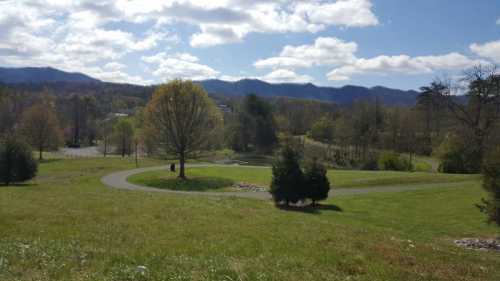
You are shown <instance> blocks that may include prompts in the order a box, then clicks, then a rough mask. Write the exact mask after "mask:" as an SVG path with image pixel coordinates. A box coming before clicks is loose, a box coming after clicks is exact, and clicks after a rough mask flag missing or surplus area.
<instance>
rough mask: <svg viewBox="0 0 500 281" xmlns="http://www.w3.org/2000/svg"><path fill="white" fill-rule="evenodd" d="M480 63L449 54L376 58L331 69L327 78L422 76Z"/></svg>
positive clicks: (358, 60) (338, 79) (339, 79)
mask: <svg viewBox="0 0 500 281" xmlns="http://www.w3.org/2000/svg"><path fill="white" fill-rule="evenodd" d="M479 63H482V61H477V60H472V59H470V58H468V57H466V56H464V55H462V54H459V53H450V54H445V55H439V56H419V57H410V56H407V55H399V56H378V57H374V58H370V59H365V58H360V59H357V60H356V61H355V62H354V63H352V64H347V65H344V66H341V67H339V68H336V69H333V70H332V71H331V72H329V73H328V74H327V78H328V79H329V80H333V81H343V80H349V79H350V77H351V76H352V75H355V74H364V73H371V74H387V73H402V74H422V73H432V72H434V71H437V70H458V69H464V68H468V67H471V66H474V65H476V64H479Z"/></svg>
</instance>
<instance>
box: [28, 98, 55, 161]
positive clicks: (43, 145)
mask: <svg viewBox="0 0 500 281" xmlns="http://www.w3.org/2000/svg"><path fill="white" fill-rule="evenodd" d="M21 133H22V134H23V136H24V137H25V138H26V140H27V141H28V143H29V144H31V145H32V146H33V147H34V148H36V149H37V150H38V153H39V156H38V159H39V160H42V158H43V152H44V151H46V150H49V149H57V148H58V147H59V145H60V144H61V142H62V135H61V130H60V129H59V121H58V119H57V116H56V114H55V112H54V109H53V107H52V106H51V105H49V104H38V105H34V106H32V107H30V108H28V109H27V110H26V111H25V112H24V113H23V117H22V122H21Z"/></svg>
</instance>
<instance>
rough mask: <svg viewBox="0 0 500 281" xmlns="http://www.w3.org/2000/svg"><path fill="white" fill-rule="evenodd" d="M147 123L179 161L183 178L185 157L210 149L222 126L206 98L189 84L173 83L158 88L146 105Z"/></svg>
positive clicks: (214, 108) (212, 106)
mask: <svg viewBox="0 0 500 281" xmlns="http://www.w3.org/2000/svg"><path fill="white" fill-rule="evenodd" d="M146 120H147V122H148V123H149V124H151V126H153V128H154V129H156V131H157V132H158V139H159V142H160V143H161V146H162V148H164V149H165V150H166V151H167V153H172V154H174V155H176V156H177V157H178V158H179V162H180V169H179V177H180V178H185V177H186V176H185V169H184V164H185V161H186V159H187V158H188V157H190V156H195V155H196V153H197V152H199V151H202V150H205V149H208V148H210V142H211V141H214V140H216V139H217V138H216V137H217V134H218V133H219V128H220V127H221V126H222V124H223V120H222V114H221V112H220V110H219V109H218V108H217V107H216V106H215V103H214V102H213V100H212V99H210V98H209V97H208V94H207V93H206V92H205V91H204V90H203V89H202V88H201V87H200V86H199V85H197V84H195V83H193V82H191V81H182V80H174V81H171V82H169V83H167V84H163V85H160V86H158V88H157V89H156V90H155V92H154V94H153V97H152V99H151V101H150V102H149V103H148V105H147V109H146Z"/></svg>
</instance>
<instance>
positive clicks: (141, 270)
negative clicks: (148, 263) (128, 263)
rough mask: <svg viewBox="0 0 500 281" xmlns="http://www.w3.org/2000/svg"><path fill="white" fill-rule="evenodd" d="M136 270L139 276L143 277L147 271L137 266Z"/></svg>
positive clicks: (141, 266)
mask: <svg viewBox="0 0 500 281" xmlns="http://www.w3.org/2000/svg"><path fill="white" fill-rule="evenodd" d="M136 270H137V272H139V273H140V274H142V275H144V274H145V273H146V272H147V271H148V268H147V267H145V266H144V265H139V266H137V268H136Z"/></svg>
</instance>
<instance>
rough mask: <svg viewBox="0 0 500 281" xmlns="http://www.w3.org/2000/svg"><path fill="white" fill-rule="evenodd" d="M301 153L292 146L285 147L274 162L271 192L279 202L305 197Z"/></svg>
mask: <svg viewBox="0 0 500 281" xmlns="http://www.w3.org/2000/svg"><path fill="white" fill-rule="evenodd" d="M299 158H300V155H299V153H298V152H297V151H296V150H294V149H293V148H292V147H291V146H289V145H287V146H285V147H283V149H282V150H281V152H280V155H279V156H278V158H277V159H276V160H275V162H274V163H273V169H272V171H273V179H272V183H271V190H270V193H271V195H272V196H273V199H274V201H275V202H276V203H277V204H281V203H283V202H284V203H285V205H286V206H288V205H289V204H290V202H291V203H297V202H298V201H300V200H303V199H304V198H305V192H304V174H303V172H302V170H301V169H300V166H299Z"/></svg>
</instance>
